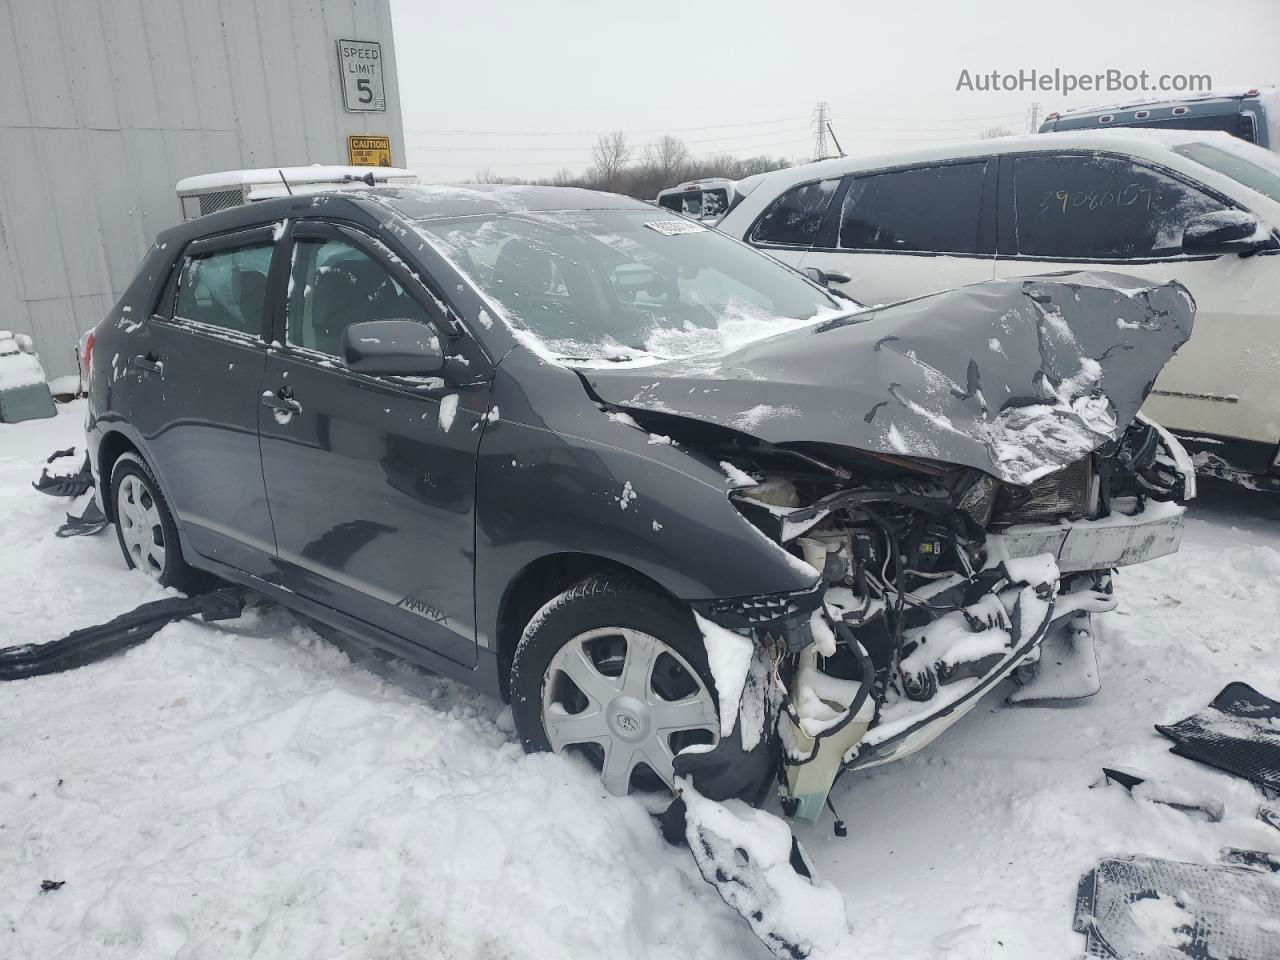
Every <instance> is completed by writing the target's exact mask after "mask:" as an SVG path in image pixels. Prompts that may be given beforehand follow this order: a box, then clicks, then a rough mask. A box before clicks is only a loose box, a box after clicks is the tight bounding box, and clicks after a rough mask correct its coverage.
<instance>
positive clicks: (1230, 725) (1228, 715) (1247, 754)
mask: <svg viewBox="0 0 1280 960" xmlns="http://www.w3.org/2000/svg"><path fill="white" fill-rule="evenodd" d="M1156 729H1157V730H1158V731H1160V732H1161V733H1162V734H1164V735H1165V736H1166V737H1168V738H1169V739H1170V740H1172V741H1173V752H1174V753H1176V754H1178V755H1179V756H1182V757H1186V758H1187V759H1189V760H1197V761H1199V762H1200V763H1205V764H1208V765H1209V766H1211V767H1217V768H1218V769H1219V770H1225V771H1226V772H1227V773H1234V774H1235V775H1236V776H1240V777H1244V778H1245V779H1246V780H1252V781H1253V782H1254V783H1256V784H1259V785H1260V786H1263V787H1266V788H1267V789H1268V790H1276V791H1280V703H1277V702H1276V701H1275V700H1272V699H1270V698H1269V697H1264V696H1263V695H1262V694H1260V693H1259V692H1258V691H1257V690H1255V689H1253V687H1251V686H1249V685H1248V684H1247V683H1240V682H1238V681H1237V682H1236V683H1229V684H1227V685H1226V686H1225V687H1223V688H1222V692H1221V693H1219V694H1218V695H1217V696H1216V697H1214V698H1213V702H1212V703H1211V704H1209V706H1208V707H1206V708H1205V709H1203V710H1201V711H1200V712H1199V713H1195V714H1192V715H1191V716H1189V717H1187V718H1186V719H1185V720H1179V721H1178V722H1177V723H1173V724H1159V723H1158V724H1156Z"/></svg>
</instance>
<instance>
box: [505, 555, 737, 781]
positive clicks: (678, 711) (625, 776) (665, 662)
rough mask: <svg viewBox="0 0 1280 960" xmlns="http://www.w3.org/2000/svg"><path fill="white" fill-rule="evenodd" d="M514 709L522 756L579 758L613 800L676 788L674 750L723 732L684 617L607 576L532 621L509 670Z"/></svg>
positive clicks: (693, 632) (645, 591)
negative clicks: (544, 754)
mask: <svg viewBox="0 0 1280 960" xmlns="http://www.w3.org/2000/svg"><path fill="white" fill-rule="evenodd" d="M511 710H512V716H513V718H514V719H515V724H516V730H517V732H518V733H519V734H520V739H521V740H522V741H523V743H524V747H525V749H526V750H528V751H530V752H534V751H539V750H550V751H554V752H555V753H567V754H578V755H580V756H583V757H585V758H586V759H587V760H588V762H590V763H591V764H592V765H593V766H595V768H596V769H597V770H599V771H600V778H601V780H602V781H603V783H604V786H605V789H607V790H608V791H609V792H610V793H612V794H615V795H619V796H621V795H625V794H627V793H629V792H631V791H632V790H638V791H654V790H662V789H664V788H665V789H671V788H673V787H674V781H675V774H674V770H673V764H674V760H675V757H676V754H678V753H679V752H680V751H681V750H684V749H686V748H688V747H691V746H703V747H710V746H714V745H715V744H716V743H717V742H718V741H719V735H720V718H719V711H718V710H717V708H716V694H715V684H714V681H713V679H712V677H711V671H710V670H709V668H708V667H707V655H706V649H705V647H704V646H703V641H702V637H701V635H700V634H699V633H698V630H697V627H696V625H695V624H694V621H693V618H692V616H691V615H690V613H689V611H688V610H687V609H683V608H681V607H680V605H679V604H677V603H675V602H674V601H673V600H671V599H670V598H669V597H666V596H664V595H662V594H661V593H658V592H657V591H656V590H654V589H652V588H650V587H647V586H645V585H643V584H641V583H638V582H636V581H634V580H631V579H626V578H624V577H620V576H613V575H600V576H592V577H588V578H587V579H586V580H583V581H582V582H581V583H578V584H577V585H575V586H573V587H572V588H570V589H569V590H566V591H565V592H564V593H562V594H560V595H559V596H557V597H556V598H555V599H553V600H552V601H550V602H549V603H548V604H546V605H545V606H544V607H543V608H542V609H541V610H540V611H539V612H538V613H537V614H536V615H535V616H534V618H533V621H532V622H531V623H530V624H529V625H528V627H526V629H525V632H524V636H523V637H522V638H521V641H520V645H519V646H518V647H517V649H516V653H515V658H514V661H513V663H512V667H511Z"/></svg>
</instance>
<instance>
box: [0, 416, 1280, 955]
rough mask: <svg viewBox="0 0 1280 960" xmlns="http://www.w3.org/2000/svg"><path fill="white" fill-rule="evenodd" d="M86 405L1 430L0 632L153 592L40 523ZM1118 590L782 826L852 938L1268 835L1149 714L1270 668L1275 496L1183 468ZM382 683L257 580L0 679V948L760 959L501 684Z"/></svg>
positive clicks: (63, 624) (99, 549) (102, 611)
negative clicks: (1180, 752)
mask: <svg viewBox="0 0 1280 960" xmlns="http://www.w3.org/2000/svg"><path fill="white" fill-rule="evenodd" d="M82 417H83V407H82V405H81V404H80V403H75V404H71V405H69V406H67V407H63V408H61V411H60V416H59V417H58V418H57V419H56V420H51V421H38V422H33V423H25V424H18V425H6V426H0V518H2V519H0V584H3V588H0V645H9V644H15V643H21V642H42V641H47V640H51V639H54V638H56V637H58V636H61V635H62V634H64V633H66V632H67V631H69V630H71V629H73V628H75V627H78V626H84V625H86V624H89V623H97V622H101V621H102V620H105V619H107V618H109V617H111V616H113V615H115V614H117V613H120V612H122V611H124V610H127V609H130V608H132V607H133V606H135V605H137V604H138V603H140V602H142V601H145V600H148V599H154V598H155V597H157V596H160V595H161V593H162V591H160V590H159V588H157V587H156V586H154V585H153V584H151V583H150V582H149V581H147V580H146V579H144V578H143V577H142V576H141V575H137V574H129V573H126V572H125V570H124V566H123V562H122V561H121V559H120V556H119V552H118V548H117V546H116V543H115V537H114V532H113V531H108V532H107V533H105V534H103V535H101V536H99V537H96V538H88V539H71V540H58V539H57V538H55V537H54V536H53V531H54V529H55V527H56V526H57V525H58V523H59V522H60V520H61V519H62V514H63V512H64V510H65V508H66V503H65V502H63V501H59V500H55V499H53V498H50V497H45V496H42V495H40V494H38V493H36V492H35V491H34V490H32V489H31V487H30V481H31V480H33V479H34V478H35V477H36V476H37V475H38V474H39V467H40V464H41V463H42V462H43V460H44V457H45V456H47V455H48V453H50V452H51V451H52V450H54V449H55V448H59V447H66V446H70V445H73V444H80V443H81V442H82V441H81V437H80V423H81V419H82ZM1120 589H1121V591H1122V596H1123V599H1122V601H1121V605H1120V608H1119V610H1118V611H1116V612H1115V613H1113V614H1109V615H1107V617H1106V618H1105V622H1104V634H1103V637H1102V642H1101V644H1100V652H1099V655H1100V658H1101V661H1102V675H1103V691H1102V693H1101V694H1100V695H1099V696H1098V697H1096V698H1094V699H1093V700H1092V701H1087V702H1085V703H1083V704H1080V705H1077V706H1072V707H1067V708H1056V709H1051V708H1029V707H1019V708H1008V707H1005V706H1004V705H1003V703H1002V702H1001V699H1000V696H999V695H994V696H992V697H991V698H989V699H988V701H987V702H986V703H985V704H984V705H983V706H982V707H980V708H979V709H978V710H977V711H975V712H974V713H973V714H971V715H970V717H968V718H967V719H966V720H965V721H963V722H962V723H960V724H959V725H958V726H957V727H955V728H953V729H952V730H951V731H949V732H948V733H947V734H946V735H945V736H944V737H943V738H942V739H941V740H939V741H938V742H937V743H935V744H934V745H933V746H932V747H930V748H929V749H927V750H926V751H924V752H923V753H921V754H918V755H917V756H916V757H914V758H911V759H909V760H906V761H903V762H901V763H898V764H894V765H890V766H888V767H884V768H881V769H878V770H875V771H869V772H866V773H861V774H855V775H850V776H848V777H846V778H844V780H842V781H841V782H840V784H839V785H838V786H837V788H836V791H835V794H834V800H835V803H836V806H837V808H838V809H839V811H840V813H841V815H842V816H843V818H844V819H845V820H846V821H848V823H849V830H850V834H849V837H848V838H847V839H844V840H838V839H835V838H833V837H832V836H831V824H830V819H829V818H825V819H824V820H823V821H822V822H821V823H820V824H819V825H818V826H817V827H814V828H812V829H811V830H808V831H802V832H801V838H802V840H803V841H804V842H805V843H806V846H807V847H808V849H809V851H810V853H811V855H812V856H813V858H814V860H815V861H816V864H817V866H818V869H819V871H820V873H821V875H822V877H823V878H824V879H826V880H829V881H832V882H833V883H835V885H836V886H837V887H839V889H840V890H841V891H843V893H844V894H845V896H846V899H847V903H848V907H849V916H850V920H851V922H852V926H853V928H854V931H855V933H856V935H857V936H856V939H857V941H858V942H859V943H860V944H861V946H862V950H861V953H860V957H862V958H873V957H886V958H889V957H892V958H895V960H913V958H935V957H941V958H950V960H964V958H984V960H985V958H991V957H1000V956H1007V957H1010V958H1014V960H1022V958H1028V957H1036V958H1070V957H1077V956H1079V955H1080V953H1081V949H1082V939H1081V938H1080V937H1079V936H1077V935H1076V934H1074V933H1072V932H1071V929H1070V923H1071V913H1072V907H1073V904H1074V898H1075V889H1076V883H1077V881H1078V879H1079V877H1080V875H1081V874H1082V873H1084V872H1085V871H1086V870H1087V869H1089V868H1090V867H1091V866H1092V865H1093V863H1094V862H1095V861H1096V860H1097V859H1098V858H1099V857H1101V856H1104V855H1114V854H1129V853H1145V854H1153V855H1157V856H1164V857H1170V858H1174V859H1186V860H1199V861H1205V862H1212V861H1214V860H1215V859H1216V858H1217V855H1218V851H1219V849H1220V848H1221V847H1224V846H1237V847H1251V848H1256V849H1263V850H1270V851H1272V852H1274V853H1280V832H1277V831H1275V830H1272V829H1271V828H1269V827H1267V826H1266V825H1264V824H1263V823H1262V822H1261V821H1258V820H1255V819H1254V814H1255V811H1256V808H1257V804H1258V800H1259V797H1258V795H1257V793H1256V792H1255V791H1254V789H1253V788H1252V787H1251V786H1250V785H1248V784H1247V783H1244V782H1243V781H1239V780H1235V779H1233V778H1230V777H1228V776H1225V775H1221V774H1217V773H1214V772H1212V771H1210V770H1208V769H1205V768H1201V767H1198V766H1196V765H1194V764H1192V763H1190V762H1189V761H1186V760H1181V759H1179V758H1176V757H1173V756H1171V755H1170V754H1169V753H1168V742H1167V741H1165V740H1164V739H1163V738H1162V737H1160V736H1159V735H1157V734H1156V733H1155V731H1154V730H1153V729H1152V724H1153V723H1156V722H1167V721H1173V720H1177V719H1181V718H1182V717H1184V716H1186V715H1187V714H1189V713H1192V712H1194V711H1195V710H1196V709H1198V708H1200V707H1202V706H1204V705H1205V704H1207V703H1208V702H1209V700H1210V699H1211V698H1212V697H1213V696H1214V694H1216V693H1217V692H1218V690H1219V689H1221V687H1222V686H1224V685H1225V684H1226V683H1227V682H1228V681H1230V680H1234V679H1241V680H1245V681H1247V682H1249V683H1251V684H1252V685H1254V686H1255V687H1257V688H1258V689H1260V690H1261V691H1263V692H1264V693H1267V694H1269V695H1271V696H1277V695H1280V657H1277V649H1278V648H1280V498H1270V497H1268V496H1266V495H1258V494H1254V495H1245V494H1240V493H1236V492H1234V491H1231V490H1224V489H1223V488H1217V487H1215V488H1213V489H1211V490H1209V491H1208V492H1207V494H1206V495H1205V496H1204V497H1203V499H1202V500H1201V501H1200V502H1199V503H1198V504H1197V505H1196V507H1195V509H1194V513H1193V519H1192V520H1191V521H1190V522H1189V524H1188V534H1187V540H1186V542H1184V545H1183V549H1182V552H1181V553H1180V554H1178V555H1176V556H1174V557H1169V558H1166V559H1163V560H1159V561H1156V562H1154V563H1151V564H1149V565H1147V566H1146V567H1142V568H1136V569H1132V570H1127V571H1124V572H1123V573H1122V575H1121V577H1120ZM397 679H398V680H399V682H398V683H389V682H387V681H386V680H384V679H381V678H379V677H378V676H375V675H374V674H372V673H369V672H367V671H366V670H364V669H361V668H360V667H358V666H355V665H353V664H352V663H351V661H350V660H349V659H348V657H347V655H346V654H344V653H343V652H341V651H340V650H338V649H337V648H335V647H333V646H332V645H330V644H328V643H327V642H325V641H324V640H322V639H320V638H319V637H318V636H317V635H316V634H315V633H313V632H312V631H311V630H309V629H308V628H306V627H305V626H303V625H301V624H300V623H299V622H298V621H297V620H296V619H295V618H293V617H292V616H290V615H289V614H287V613H285V612H284V611H282V610H279V609H277V608H271V607H263V608H257V609H254V610H252V611H251V612H250V613H249V614H248V615H247V616H246V617H244V618H242V619H241V620H239V621H235V622H232V623H229V624H223V625H214V626H208V625H203V624H195V623H182V624H176V625H173V626H170V627H167V628H166V629H165V630H163V631H162V632H161V633H160V634H158V635H157V636H156V637H155V638H154V639H152V640H151V641H150V642H148V643H147V644H145V645H143V646H142V647H139V648H137V649H135V650H133V651H131V652H130V653H128V654H127V655H125V656H122V657H118V658H116V659H113V660H110V661H107V662H104V663H101V664H97V665H93V666H90V667H86V668H83V669H81V670H77V671H74V672H71V673H67V674H61V675H56V676H51V677H44V678H37V679H32V680H26V681H21V682H16V683H8V684H4V685H2V686H0V957H3V958H6V960H7V958H15V960H16V958H22V960H26V958H36V957H40V958H49V960H62V958H90V957H92V958H129V960H143V958H158V957H184V958H206V957H208V958H217V960H234V958H248V957H263V958H272V960H276V958H294V957H360V958H366V957H367V958H377V960H383V958H386V960H390V958H409V957H414V958H417V957H432V958H436V957H458V958H464V957H465V958H505V957H522V958H523V957H529V958H534V957H537V958H543V957H552V956H554V957H557V958H565V960H570V958H593V960H594V958H600V957H609V958H615V957H636V958H661V957H673V958H674V957H691V956H697V957H699V958H719V957H724V958H730V957H732V958H758V957H764V956H767V952H766V951H765V950H764V948H763V947H762V946H760V945H759V944H758V943H757V942H756V941H755V940H754V938H753V937H752V935H751V934H750V932H749V931H748V929H747V927H746V924H745V923H743V922H742V921H741V920H740V919H739V918H738V917H737V916H736V915H734V914H732V913H731V912H730V911H729V910H728V909H727V908H726V907H724V905H723V904H722V903H721V901H720V899H719V897H718V896H717V895H716V893H715V891H714V890H712V889H711V887H709V886H707V885H706V884H705V883H704V882H703V881H702V879H701V877H700V876H699V875H698V873H697V870H696V868H695V867H694V866H693V863H692V860H691V859H690V857H689V856H688V855H687V853H686V852H684V851H681V850H677V849H675V848H671V847H668V846H666V845H665V844H664V843H663V841H662V840H661V838H660V836H659V834H658V831H657V829H656V828H655V827H654V826H653V824H652V822H651V820H650V819H649V817H648V816H647V814H646V813H645V811H644V810H643V808H642V807H641V805H640V804H639V802H637V801H634V800H617V799H613V798H610V797H608V796H607V795H605V794H604V792H603V791H602V790H601V789H600V788H599V787H598V786H596V784H595V783H594V782H593V781H592V779H591V777H590V776H589V775H588V774H587V773H586V772H584V771H583V770H582V769H580V768H578V767H576V766H575V765H573V764H571V763H569V762H567V761H563V760H560V759H558V758H555V757H548V756H540V757H526V756H524V755H523V754H522V752H521V750H520V748H519V746H518V745H517V744H516V743H515V741H514V739H513V736H512V734H511V731H510V723H509V719H508V717H507V714H506V712H505V711H504V710H502V708H501V705H500V704H499V703H497V702H495V701H493V700H490V699H488V698H486V697H482V696H479V695H477V694H474V693H472V692H470V691H468V690H466V689H465V688H463V687H461V686H458V685H456V684H453V683H450V682H447V681H444V680H441V679H438V678H434V677H430V676H425V675H422V674H417V673H413V672H402V673H400V674H398V675H397ZM1102 766H1120V767H1126V768H1133V767H1137V768H1141V769H1144V770H1147V771H1149V772H1150V773H1152V774H1154V775H1156V776H1158V777H1161V778H1167V779H1169V780H1173V781H1176V782H1177V783H1178V784H1180V785H1181V786H1182V787H1184V788H1186V789H1189V790H1192V791H1199V792H1205V793H1208V794H1211V795H1212V796H1215V797H1217V798H1219V799H1220V800H1222V801H1223V802H1224V803H1225V804H1226V819H1225V820H1223V822H1221V823H1216V824H1210V823H1204V822H1200V821H1197V820H1192V819H1190V818H1188V817H1186V816H1185V815H1183V814H1181V813H1178V812H1176V811H1174V810H1172V809H1169V808H1167V807H1162V806H1157V805H1152V804H1148V803H1143V802H1139V801H1135V800H1133V799H1132V798H1130V797H1129V795H1128V794H1126V793H1125V792H1124V791H1123V790H1121V789H1119V788H1116V787H1111V788H1106V789H1095V790H1091V789H1089V785H1090V784H1091V783H1093V782H1094V781H1096V780H1097V779H1098V777H1099V775H1100V774H1099V771H1100V768H1101V767H1102ZM45 880H53V881H65V886H63V887H61V888H60V889H57V890H53V891H49V892H45V893H42V892H41V889H40V888H41V882H42V881H45Z"/></svg>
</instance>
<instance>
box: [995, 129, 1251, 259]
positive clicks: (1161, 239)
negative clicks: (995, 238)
mask: <svg viewBox="0 0 1280 960" xmlns="http://www.w3.org/2000/svg"><path fill="white" fill-rule="evenodd" d="M1013 189H1014V207H1015V210H1016V218H1017V231H1018V252H1019V253H1020V254H1022V255H1023V256H1032V257H1058V258H1064V259H1068V260H1133V259H1148V258H1158V257H1172V256H1177V255H1179V254H1181V253H1182V231H1183V228H1184V227H1185V226H1186V224H1187V221H1188V220H1190V219H1191V218H1192V217H1195V216H1198V215H1200V214H1203V213H1209V212H1211V211H1215V210H1224V209H1226V207H1225V205H1224V204H1222V203H1220V202H1219V201H1217V200H1215V199H1214V198H1212V197H1210V196H1209V195H1208V194H1205V193H1203V192H1201V191H1199V190H1197V189H1195V188H1194V187H1192V186H1190V185H1188V184H1185V183H1183V182H1182V181H1180V180H1176V179H1174V178H1173V177H1170V176H1167V175H1165V174H1163V173H1160V172H1159V171H1157V170H1153V169H1151V168H1150V167H1146V166H1142V165H1140V164H1136V163H1133V162H1132V161H1129V160H1125V159H1122V158H1120V157H1105V156H1096V155H1092V154H1063V155H1060V156H1030V157H1015V158H1014V161H1013Z"/></svg>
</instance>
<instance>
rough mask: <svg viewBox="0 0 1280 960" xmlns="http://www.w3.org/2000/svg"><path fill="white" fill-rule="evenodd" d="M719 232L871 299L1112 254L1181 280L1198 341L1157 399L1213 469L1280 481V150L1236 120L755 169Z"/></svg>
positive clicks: (1139, 269)
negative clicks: (1238, 127)
mask: <svg viewBox="0 0 1280 960" xmlns="http://www.w3.org/2000/svg"><path fill="white" fill-rule="evenodd" d="M736 190H737V194H738V202H737V205H736V206H734V208H733V209H732V210H730V212H729V213H728V214H727V215H726V216H725V217H724V218H723V219H722V220H721V221H720V223H719V224H718V227H717V229H720V230H723V231H725V232H727V233H730V234H732V235H733V236H735V237H739V238H741V239H743V240H745V241H746V242H747V243H749V244H751V245H753V246H755V247H759V248H762V249H764V250H767V251H769V252H770V253H771V254H773V255H774V256H776V257H778V258H779V259H780V260H783V261H785V262H787V263H790V264H792V265H793V266H796V267H798V268H801V269H807V268H816V270H818V271H821V272H822V277H823V279H824V281H825V282H829V283H830V284H831V285H832V286H835V287H838V288H840V289H841V290H843V291H844V292H846V293H848V294H849V295H850V296H852V297H854V298H855V299H857V300H859V301H861V302H863V303H869V304H877V303H889V302H892V301H896V300H901V299H904V298H907V297H914V296H919V295H921V294H925V293H931V292H933V291H936V290H942V289H946V288H949V287H954V286H959V285H961V284H967V283H976V282H978V281H981V280H990V279H992V278H996V277H1016V276H1022V275H1025V274H1034V273H1044V272H1048V271H1053V270H1071V269H1078V268H1080V267H1100V268H1102V269H1109V270H1115V271H1117V272H1121V273H1126V274H1130V275H1133V276H1136V277H1139V278H1142V279H1144V280H1151V281H1154V282H1163V281H1166V280H1171V279H1176V280H1180V281H1181V282H1182V283H1183V284H1185V285H1186V286H1187V288H1188V289H1189V290H1190V291H1191V293H1192V295H1193V296H1194V297H1195V298H1196V302H1197V305H1198V309H1197V313H1196V323H1195V332H1194V334H1193V335H1192V338H1191V341H1190V342H1189V343H1188V344H1187V345H1186V346H1184V347H1183V348H1182V350H1181V351H1180V352H1179V353H1178V354H1177V356H1175V357H1174V358H1173V360H1172V361H1170V363H1169V365H1168V366H1167V367H1165V369H1164V372H1163V373H1162V374H1161V375H1160V377H1159V379H1158V380H1157V381H1156V385H1155V389H1154V390H1153V391H1152V394H1151V396H1150V398H1149V399H1148V401H1147V404H1146V407H1145V410H1146V411H1147V412H1148V413H1149V414H1151V416H1152V417H1154V418H1155V419H1156V420H1158V421H1160V422H1161V423H1163V424H1165V425H1166V426H1168V427H1170V428H1171V429H1173V430H1174V431H1175V432H1176V433H1178V434H1179V435H1180V436H1181V437H1183V439H1184V440H1185V441H1186V443H1187V446H1188V447H1189V448H1191V449H1192V451H1193V452H1194V453H1195V454H1196V462H1197V464H1198V466H1199V467H1200V469H1201V470H1202V472H1205V473H1210V474H1214V475H1219V476H1224V477H1226V478H1228V479H1233V480H1236V481H1239V482H1242V483H1245V484H1246V485H1253V486H1261V487H1267V488H1272V489H1280V234H1278V233H1277V231H1276V229H1275V226H1276V225H1277V224H1280V157H1277V156H1276V154H1274V153H1271V152H1269V151H1267V150H1263V149H1261V148H1259V147H1256V146H1252V145H1250V144H1246V143H1244V142H1242V141H1240V140H1239V139H1237V138H1234V137H1231V136H1229V135H1228V134H1225V133H1212V132H1202V131H1166V132H1160V133H1155V132H1147V131H1131V130H1088V131H1081V132H1072V133H1052V134H1046V135H1033V136H1023V137H1008V138H1002V139H994V140H982V141H978V142H975V143H970V144H959V145H953V146H949V147H935V148H931V149H927V150H918V151H911V152H909V153H899V154H893V155H887V156H876V157H857V158H841V159H838V160H826V161H823V162H821V163H813V164H808V165H806V166H802V167H792V168H789V169H786V170H778V171H775V172H773V173H767V174H762V175H760V176H757V177H750V178H747V179H745V180H741V181H739V182H738V183H737V184H736Z"/></svg>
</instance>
